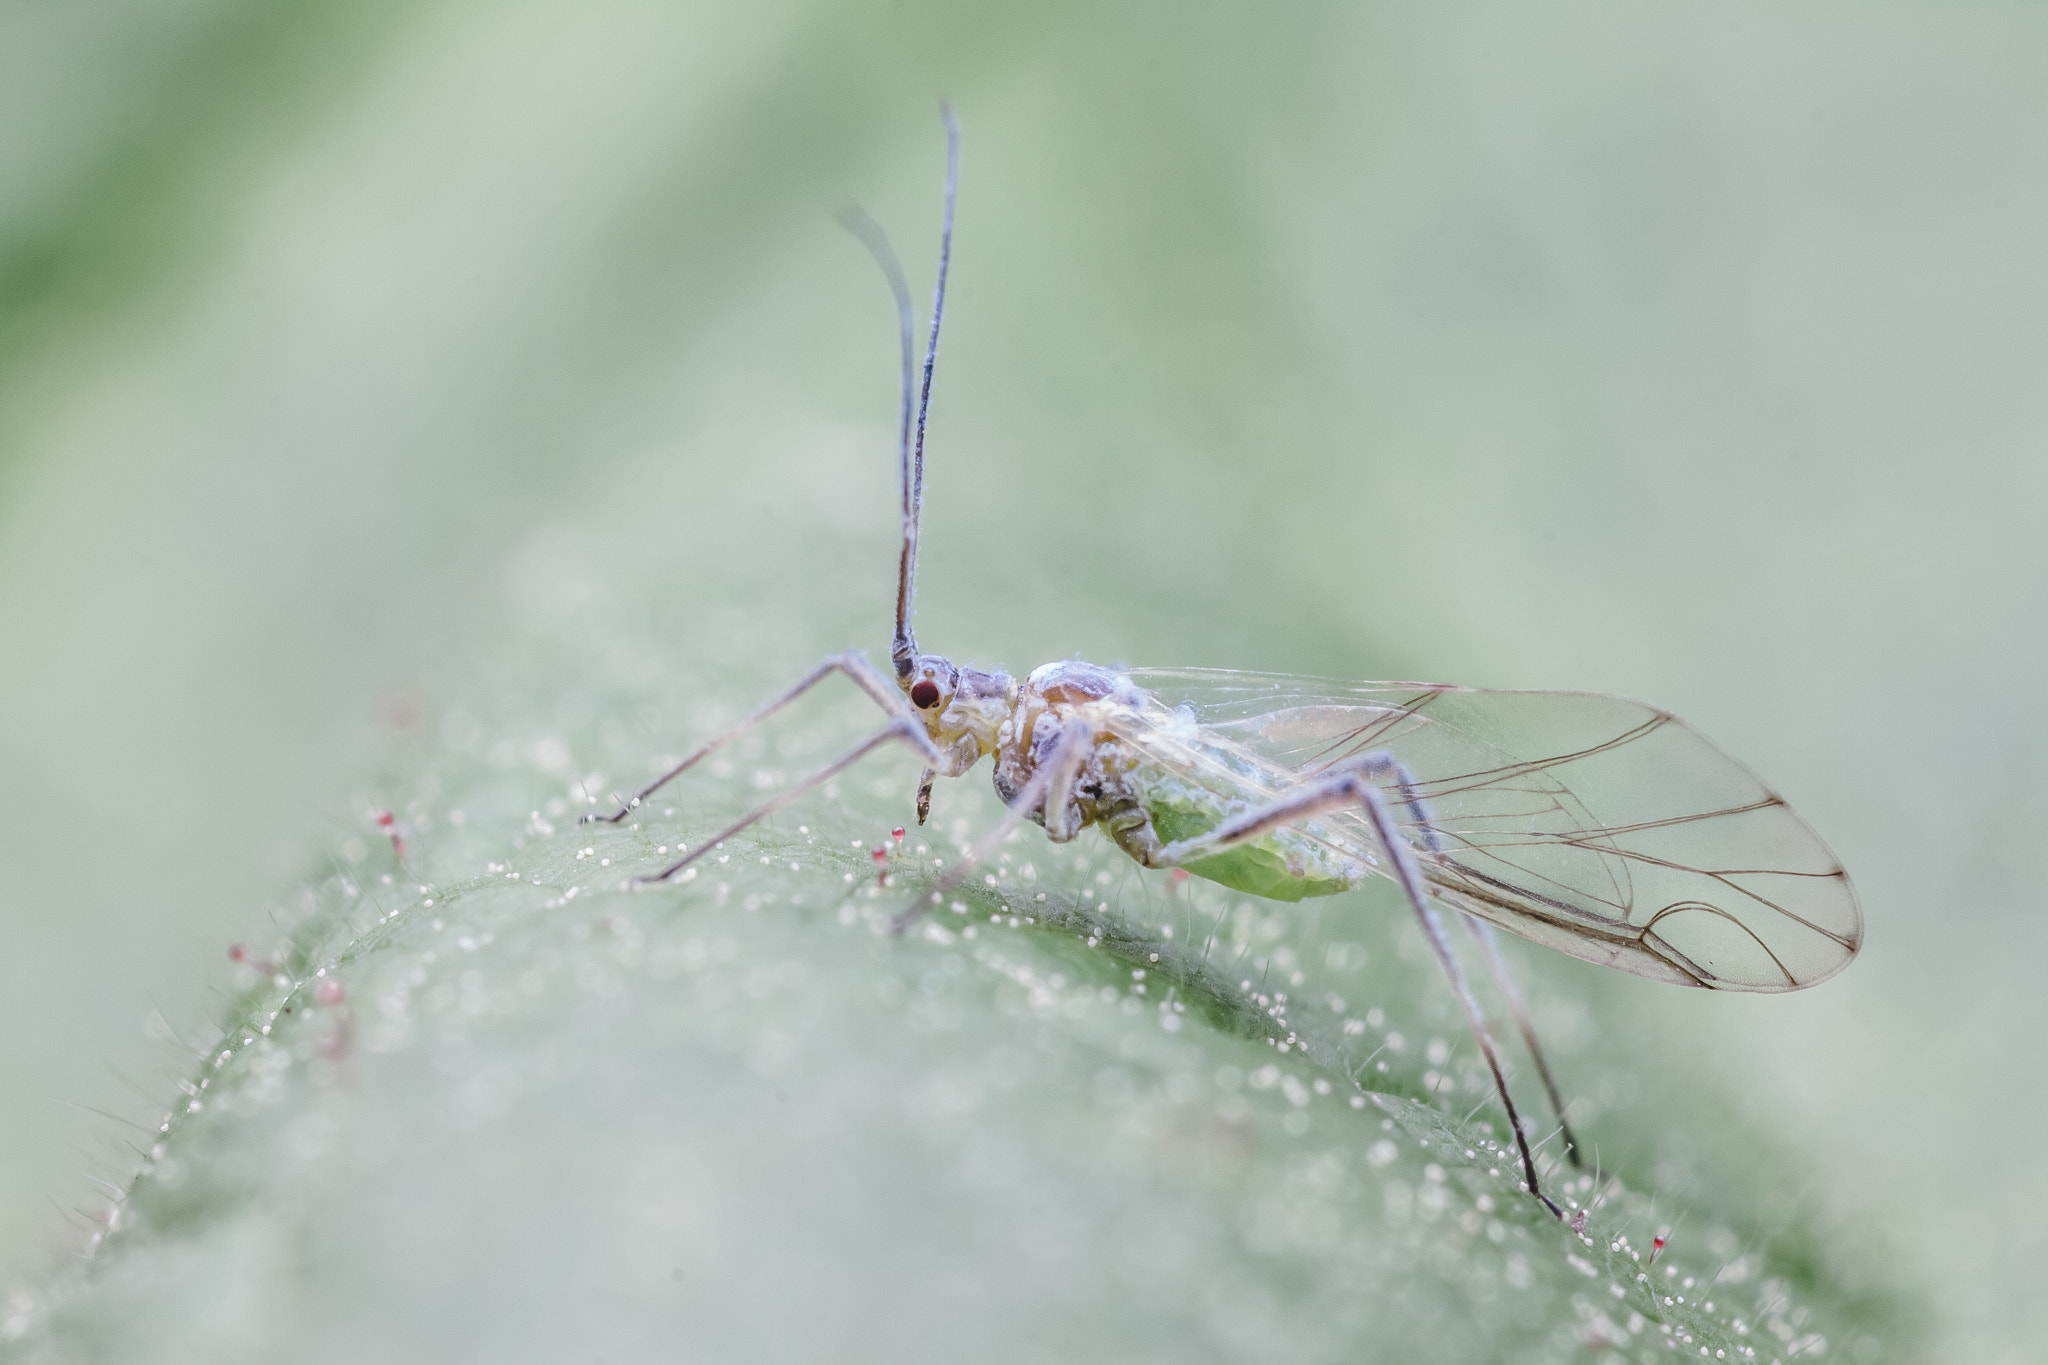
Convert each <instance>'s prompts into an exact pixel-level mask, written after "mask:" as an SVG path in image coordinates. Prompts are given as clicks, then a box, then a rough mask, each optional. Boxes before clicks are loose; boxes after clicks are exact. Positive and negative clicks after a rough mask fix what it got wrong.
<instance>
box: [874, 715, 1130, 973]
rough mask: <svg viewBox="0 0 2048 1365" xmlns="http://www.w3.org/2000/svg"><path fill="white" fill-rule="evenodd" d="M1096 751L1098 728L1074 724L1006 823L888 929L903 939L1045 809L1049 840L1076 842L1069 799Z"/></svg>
mask: <svg viewBox="0 0 2048 1365" xmlns="http://www.w3.org/2000/svg"><path fill="white" fill-rule="evenodd" d="M1094 746H1095V727H1094V726H1093V725H1090V724H1089V723H1088V722H1087V721H1085V720H1082V719H1081V718H1080V717H1079V716H1075V717H1072V718H1070V719H1069V720H1068V721H1067V723H1066V726H1065V728H1063V729H1062V730H1061V731H1060V737H1059V739H1058V741H1057V742H1056V743H1055V744H1054V746H1053V751H1052V753H1051V754H1049V755H1047V756H1046V757H1045V758H1043V759H1041V760H1040V761H1039V764H1038V769H1037V771H1035V772H1033V773H1032V774H1031V777H1030V779H1029V780H1028V781H1026V782H1025V783H1024V785H1023V786H1022V787H1020V788H1019V789H1018V791H1017V795H1016V796H1014V797H1013V798H1011V800H1010V808H1009V809H1008V810H1006V811H1004V812H1003V818H1002V819H1000V820H998V821H996V823H995V828H993V829H991V830H990V831H989V832H988V833H987V834H984V835H982V836H981V840H980V842H978V843H976V844H975V845H974V847H972V848H970V849H968V850H967V852H966V853H964V854H962V855H961V856H960V861H958V862H956V863H954V864H953V866H952V867H950V868H948V869H946V875H945V876H943V877H941V878H939V880H938V882H937V883H936V884H935V885H934V886H933V887H932V889H931V890H930V891H928V892H925V893H924V894H923V895H921V896H919V897H918V898H917V900H916V901H914V902H912V904H911V905H910V907H909V908H908V909H906V910H905V911H903V913H902V914H900V915H898V916H896V918H895V919H893V920H891V921H890V923H889V931H890V932H891V933H895V934H900V933H902V932H903V931H904V930H905V929H908V928H909V927H910V926H911V925H913V924H915V923H917V921H918V920H919V919H920V918H922V917H923V916H924V915H925V914H926V912H928V911H929V910H930V909H931V908H932V907H933V906H934V905H937V904H939V903H940V902H941V901H943V900H945V898H946V895H947V893H948V892H950V891H952V889H953V888H954V887H956V886H958V885H960V883H961V882H963V881H965V880H967V876H968V874H969V873H971V872H973V871H974V869H975V868H976V867H978V866H980V865H981V864H982V863H983V862H984V861H986V860H987V858H988V856H989V855H990V854H991V853H994V852H995V851H996V847H997V845H999V844H1001V843H1002V842H1003V840H1005V839H1007V838H1009V837H1010V835H1011V834H1013V833H1015V832H1016V830H1017V827H1018V826H1020V825H1022V824H1023V823H1024V822H1025V821H1026V820H1028V819H1030V818H1031V812H1032V811H1034V810H1036V809H1038V808H1039V807H1040V806H1041V805H1043V806H1044V808H1045V811H1046V815H1045V832H1046V837H1047V838H1049V839H1051V840H1053V842H1055V843H1061V842H1064V841H1065V840H1066V839H1071V838H1073V837H1074V835H1075V834H1077V833H1078V832H1079V830H1078V828H1077V827H1076V826H1075V821H1073V820H1072V819H1071V818H1070V817H1069V814H1068V804H1069V798H1070V797H1071V796H1072V794H1073V790H1074V779H1075V778H1077V777H1079V776H1080V773H1081V765H1082V764H1083V763H1084V762H1086V761H1087V758H1088V751H1089V750H1090V749H1092V748H1094Z"/></svg>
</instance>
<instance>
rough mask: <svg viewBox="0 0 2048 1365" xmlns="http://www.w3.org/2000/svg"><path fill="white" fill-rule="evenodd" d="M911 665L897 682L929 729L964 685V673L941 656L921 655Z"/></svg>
mask: <svg viewBox="0 0 2048 1365" xmlns="http://www.w3.org/2000/svg"><path fill="white" fill-rule="evenodd" d="M909 662H910V668H909V670H908V671H907V672H902V673H899V674H898V676H897V683H898V684H899V685H900V686H901V687H902V688H903V695H904V696H906V697H908V698H909V699H910V704H911V705H912V706H914V707H916V708H917V713H918V715H919V716H921V717H923V718H924V719H925V723H926V725H928V726H929V725H930V724H931V723H932V722H933V721H935V720H936V719H937V718H938V717H939V716H940V715H942V714H944V712H945V710H946V707H947V706H948V705H949V704H950V703H951V702H952V700H953V693H954V692H955V691H957V690H958V689H959V686H960V670H959V668H958V667H956V666H955V665H954V663H953V661H952V660H951V659H948V658H945V657H943V656H942V655H938V654H921V655H918V656H917V657H916V658H915V659H913V660H910V661H909Z"/></svg>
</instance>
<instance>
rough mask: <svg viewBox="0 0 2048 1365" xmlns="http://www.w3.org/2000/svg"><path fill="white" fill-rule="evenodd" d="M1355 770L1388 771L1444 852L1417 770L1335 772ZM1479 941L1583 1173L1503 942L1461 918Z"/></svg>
mask: <svg viewBox="0 0 2048 1365" xmlns="http://www.w3.org/2000/svg"><path fill="white" fill-rule="evenodd" d="M1347 770H1355V771H1361V772H1373V771H1385V772H1391V773H1392V774H1393V776H1394V785H1395V787H1396V788H1397V789H1398V790H1399V791H1400V793H1401V804H1402V805H1404V806H1406V807H1407V808H1408V810H1409V812H1410V813H1411V814H1412V815H1413V816H1414V817H1415V824H1416V826H1417V828H1419V829H1420V830H1421V831H1422V838H1423V842H1424V843H1426V844H1428V845H1429V851H1430V852H1431V853H1439V854H1440V853H1442V852H1444V841H1443V836H1442V834H1440V833H1439V832H1438V830H1437V827H1436V816H1435V814H1434V813H1433V812H1432V811H1431V810H1430V808H1429V803H1428V802H1427V801H1425V800H1424V799H1423V797H1422V793H1421V790H1420V788H1421V784H1420V783H1418V782H1417V781H1416V780H1415V770H1414V769H1412V768H1410V767H1409V766H1408V765H1407V764H1406V763H1403V762H1402V761H1401V760H1400V759H1398V758H1393V757H1391V756H1390V755H1386V754H1377V753H1373V754H1361V755H1360V756H1359V757H1358V758H1356V759H1353V760H1351V761H1350V762H1348V763H1340V764H1336V765H1334V766H1333V767H1332V769H1331V771H1333V772H1342V771H1347ZM1460 918H1461V919H1463V920H1464V921H1465V923H1466V924H1467V925H1468V926H1470V928H1471V930H1472V933H1473V935H1474V936H1475V937H1477V938H1478V940H1479V946H1480V949H1481V950H1482V951H1483V952H1484V953H1485V954H1486V969H1487V971H1488V972H1489V973H1490V974H1491V975H1492V976H1493V981H1494V984H1495V985H1496V986H1498V987H1499V988H1500V993H1501V996H1502V998H1503V999H1505V1000H1506V1001H1507V1007H1508V1014H1509V1016H1510V1017H1512V1018H1513V1019H1514V1021H1515V1028H1516V1029H1517V1030H1519V1031H1520V1033H1521V1035H1522V1041H1523V1042H1524V1043H1525V1044H1527V1045H1528V1048H1529V1056H1530V1057H1531V1058H1533V1059H1534V1060H1535V1062H1536V1074H1537V1075H1539V1076H1541V1077H1542V1078H1543V1089H1544V1092H1545V1093H1546V1094H1547V1095H1549V1096H1550V1109H1551V1112H1552V1113H1554V1114H1556V1115H1557V1126H1558V1128H1559V1129H1560V1130H1561V1131H1562V1132H1563V1134H1564V1153H1565V1155H1566V1156H1567V1157H1569V1158H1570V1159H1571V1163H1572V1169H1573V1170H1575V1171H1583V1170H1585V1169H1586V1163H1585V1162H1584V1161H1583V1160H1582V1159H1581V1158H1580V1156H1579V1140H1578V1138H1576V1137H1575V1136H1573V1134H1572V1125H1571V1123H1570V1121H1569V1120H1567V1119H1566V1118H1565V1116H1564V1096H1563V1095H1562V1094H1560V1093H1559V1091H1558V1088H1557V1080H1556V1078H1555V1077H1553V1076H1552V1075H1551V1074H1550V1062H1549V1060H1548V1059H1547V1058H1545V1057H1544V1055H1543V1048H1542V1046H1541V1044H1539V1043H1538V1042H1537V1041H1536V1026H1535V1025H1534V1024H1532V1023H1530V1022H1529V1009H1528V1007H1527V1006H1526V1005H1524V1004H1523V1003H1522V993H1521V992H1520V991H1519V990H1517V989H1516V988H1515V979H1514V977H1513V976H1512V975H1510V974H1509V972H1508V962H1507V959H1506V958H1505V957H1503V956H1502V955H1501V951H1500V939H1499V937H1498V936H1496V935H1495V934H1494V932H1493V926H1492V925H1490V924H1488V923H1487V922H1486V921H1485V920H1483V919H1480V918H1479V917H1478V916H1477V915H1461V916H1460Z"/></svg>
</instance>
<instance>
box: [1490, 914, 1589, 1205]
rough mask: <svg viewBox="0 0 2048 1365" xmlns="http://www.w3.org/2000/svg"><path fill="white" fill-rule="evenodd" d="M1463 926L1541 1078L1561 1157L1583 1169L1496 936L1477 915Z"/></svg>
mask: <svg viewBox="0 0 2048 1365" xmlns="http://www.w3.org/2000/svg"><path fill="white" fill-rule="evenodd" d="M1464 920H1465V923H1466V924H1468V925H1470V926H1471V927H1472V932H1473V934H1474V935H1476V936H1477V937H1478V939H1479V945H1480V947H1481V948H1482V949H1484V950H1485V953H1486V967H1487V970H1488V971H1490V972H1491V973H1493V980H1494V984H1495V985H1497V986H1499V987H1500V993H1501V995H1502V997H1503V998H1505V999H1506V1001H1507V1004H1508V1013H1509V1014H1511V1015H1513V1016H1514V1020H1515V1027H1516V1028H1517V1029H1519V1030H1521V1034H1522V1041H1523V1042H1524V1043H1527V1044H1528V1045H1529V1055H1530V1056H1531V1057H1532V1058H1534V1059H1535V1061H1536V1074H1537V1075H1539V1076H1541V1077H1542V1078H1543V1088H1544V1090H1545V1091H1546V1092H1548V1093H1549V1095H1550V1108H1551V1110H1552V1112H1554V1113H1555V1114H1556V1115H1557V1126H1558V1127H1559V1128H1561V1129H1562V1130H1563V1131H1564V1154H1565V1155H1566V1156H1567V1157H1569V1158H1570V1159H1571V1163H1572V1169H1573V1170H1575V1171H1583V1170H1585V1169H1586V1162H1585V1160H1584V1158H1582V1157H1581V1156H1580V1155H1579V1140H1578V1138H1577V1137H1575V1136H1573V1134H1572V1125H1571V1123H1570V1121H1569V1120H1567V1119H1566V1118H1565V1116H1564V1097H1563V1095H1561V1094H1560V1093H1559V1092H1558V1088H1557V1081H1556V1080H1555V1079H1554V1078H1553V1077H1552V1076H1551V1074H1550V1063H1549V1062H1548V1061H1546V1060H1545V1059H1544V1056H1543V1049H1542V1047H1541V1046H1539V1045H1538V1044H1537V1042H1536V1026H1535V1025H1534V1024H1532V1023H1530V1022H1529V1009H1528V1006H1526V1005H1524V1004H1523V1003H1522V993H1521V992H1520V991H1519V990H1517V989H1516V988H1515V979H1514V977H1513V976H1512V975H1510V974H1509V972H1508V962H1507V959H1506V958H1505V957H1503V956H1502V955H1501V951H1500V936H1499V935H1498V934H1496V933H1494V932H1493V926H1492V925H1491V924H1488V923H1487V922H1486V921H1485V920H1483V919H1480V918H1479V917H1478V916H1477V915H1466V916H1464Z"/></svg>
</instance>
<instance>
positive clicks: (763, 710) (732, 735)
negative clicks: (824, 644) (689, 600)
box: [579, 649, 929, 825]
mask: <svg viewBox="0 0 2048 1365" xmlns="http://www.w3.org/2000/svg"><path fill="white" fill-rule="evenodd" d="M833 673H844V674H845V675H846V676H847V677H849V678H851V679H853V681H854V685H855V686H857V687H859V688H860V690H861V691H863V692H865V693H867V694H868V696H869V697H870V698H872V699H873V700H874V703H875V705H877V706H879V707H881V708H882V709H883V710H884V711H887V712H888V713H889V714H891V715H892V716H912V715H914V714H915V713H914V712H912V711H911V710H910V707H909V703H907V702H906V701H904V699H903V694H902V693H901V692H900V691H898V690H897V688H896V686H895V684H893V683H891V682H890V681H889V680H888V679H886V678H884V677H883V676H882V675H881V674H880V673H877V672H876V671H875V666H874V665H873V664H871V663H869V662H868V656H867V655H865V654H863V653H861V652H860V651H859V650H857V649H850V650H848V651H847V652H846V653H844V654H834V655H833V656H832V657H831V658H829V659H827V660H825V662H823V663H821V664H819V665H818V666H817V667H816V668H814V669H812V670H811V671H810V672H808V673H806V674H804V675H803V677H801V678H799V679H798V680H797V681H796V683H795V685H794V686H792V687H790V688H788V689H787V690H786V691H784V692H782V693H781V694H780V695H779V696H775V697H772V698H770V699H769V700H768V701H766V702H764V703H762V704H761V705H760V706H758V707H756V708H755V709H754V712H753V714H752V715H750V716H748V717H747V718H746V719H745V720H743V721H741V722H740V723H739V724H737V725H735V726H733V727H732V728H731V729H730V730H727V731H726V732H725V733H724V734H722V735H719V736H718V737H717V738H715V739H711V740H708V741H706V742H705V743H704V744H703V745H701V746H700V747H699V748H698V749H697V751H696V752H695V753H693V754H691V755H690V756H689V757H688V758H686V759H684V760H683V761H682V762H680V763H678V764H676V766H675V767H673V768H670V769H669V770H668V771H667V772H665V773H663V774H662V775H661V776H660V777H657V778H655V779H654V780H653V781H652V782H650V783H648V784H647V785H646V786H644V787H642V788H641V789H640V790H639V791H638V792H636V793H634V795H633V798H632V799H631V800H629V801H628V802H626V804H625V805H623V806H621V807H619V808H618V810H616V811H614V812H613V813H612V814H610V815H586V816H584V817H583V819H582V820H581V821H580V822H579V823H581V824H586V825H587V824H590V823H592V822H594V821H595V822H600V823H603V824H608V825H616V824H617V823H619V821H621V820H623V819H625V818H626V817H627V816H628V815H630V814H631V813H632V812H633V810H634V808H635V807H637V806H638V805H639V804H640V803H641V802H642V801H645V800H646V799H647V798H648V797H650V796H652V795H654V793H656V792H658V791H660V790H661V789H662V788H663V787H665V786H667V785H668V784H669V783H670V782H673V781H674V780H675V779H676V778H678V777H681V776H682V775H683V774H684V773H686V772H688V771H689V770H690V769H691V768H694V767H695V766H697V764H698V763H700V762H702V761H703V760H704V759H706V758H708V757H710V756H711V755H712V754H715V753H717V752H718V751H719V750H720V749H723V748H724V747H725V746H726V745H728V744H730V743H732V742H733V741H734V740H736V739H738V738H739V737H740V736H741V735H744V734H745V733H747V731H749V730H751V729H753V728H754V727H755V726H756V725H759V724H760V723H761V722H762V721H764V720H766V719H768V717H770V716H772V715H774V714H775V713H776V712H777V711H780V710H781V709H782V708H783V707H785V706H787V705H789V704H790V703H791V702H793V701H795V700H796V699H797V698H798V697H801V696H802V695H803V694H804V693H806V692H808V691H810V690H811V689H812V688H813V687H816V686H817V685H818V684H819V683H821V682H823V681H824V680H825V678H826V677H827V676H829V675H830V674H833ZM921 732H922V731H921V730H920V733H921ZM927 747H929V746H927Z"/></svg>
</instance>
